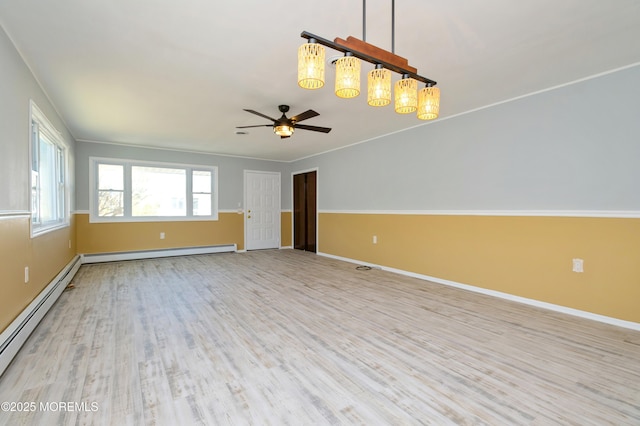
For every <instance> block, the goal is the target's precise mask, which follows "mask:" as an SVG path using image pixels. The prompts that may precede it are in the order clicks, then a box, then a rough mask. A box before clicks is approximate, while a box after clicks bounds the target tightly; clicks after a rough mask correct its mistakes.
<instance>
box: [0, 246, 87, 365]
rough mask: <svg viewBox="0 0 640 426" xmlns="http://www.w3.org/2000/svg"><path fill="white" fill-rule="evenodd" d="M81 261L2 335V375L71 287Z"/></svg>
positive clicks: (75, 260) (76, 260)
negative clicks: (65, 290)
mask: <svg viewBox="0 0 640 426" xmlns="http://www.w3.org/2000/svg"><path fill="white" fill-rule="evenodd" d="M80 265H81V259H80V256H76V257H74V258H73V260H71V262H69V263H68V264H67V266H65V267H64V269H63V270H62V271H61V272H60V273H59V274H58V275H57V276H56V277H55V278H54V279H53V280H52V281H51V282H50V283H49V284H48V285H47V287H45V289H44V290H42V291H41V292H40V294H39V295H38V296H37V297H36V298H35V299H34V300H33V302H31V303H30V304H29V306H27V307H26V308H25V309H24V310H23V311H22V313H20V315H18V317H17V318H16V319H15V320H13V322H12V323H11V324H9V326H8V327H7V328H6V329H5V330H4V331H3V332H2V334H0V375H2V373H3V372H4V370H5V369H6V368H7V366H8V365H9V363H11V360H13V358H14V357H15V356H16V354H17V353H18V351H19V350H20V348H21V347H22V345H24V343H25V342H26V341H27V338H28V337H29V335H30V334H31V333H32V332H33V330H35V328H36V326H37V325H38V324H39V323H40V320H42V318H44V316H45V315H46V313H47V312H48V311H49V309H50V308H51V306H53V304H54V303H55V301H56V300H58V297H60V295H61V294H62V292H63V291H64V289H65V288H66V287H67V286H68V285H69V283H70V282H71V280H72V279H73V277H74V276H75V274H76V272H78V269H80Z"/></svg>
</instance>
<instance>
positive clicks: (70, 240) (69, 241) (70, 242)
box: [69, 240, 71, 248]
mask: <svg viewBox="0 0 640 426" xmlns="http://www.w3.org/2000/svg"><path fill="white" fill-rule="evenodd" d="M69 248H71V240H69Z"/></svg>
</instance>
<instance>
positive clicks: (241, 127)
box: [236, 124, 273, 129]
mask: <svg viewBox="0 0 640 426" xmlns="http://www.w3.org/2000/svg"><path fill="white" fill-rule="evenodd" d="M249 127H273V124H256V125H255V126H236V129H248V128H249Z"/></svg>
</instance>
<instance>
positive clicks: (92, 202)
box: [89, 157, 219, 223]
mask: <svg viewBox="0 0 640 426" xmlns="http://www.w3.org/2000/svg"><path fill="white" fill-rule="evenodd" d="M99 164H112V165H118V166H123V167H124V191H123V193H124V197H125V201H124V202H125V205H124V212H123V216H98V200H99V197H98V165H99ZM135 166H140V167H160V168H172V169H181V170H185V171H186V172H187V173H186V175H187V182H186V186H185V193H186V197H187V199H186V202H187V215H185V216H133V214H132V211H131V197H132V176H131V169H132V167H135ZM193 171H207V172H211V179H212V183H211V215H208V216H195V215H193V206H192V205H190V204H189V202H190V201H191V203H192V202H193V192H189V191H191V189H192V187H193V184H192V179H193V174H192V172H193ZM127 198H128V199H129V201H127ZM218 202H219V200H218V167H217V166H209V165H203V164H186V163H169V162H160V161H146V160H135V159H129V158H126V159H125V158H106V157H89V223H114V222H115V223H128V222H194V221H217V220H218V210H219V209H218Z"/></svg>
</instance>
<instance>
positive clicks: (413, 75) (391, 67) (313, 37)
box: [300, 31, 437, 87]
mask: <svg viewBox="0 0 640 426" xmlns="http://www.w3.org/2000/svg"><path fill="white" fill-rule="evenodd" d="M300 37H302V38H305V39H307V40H309V41H310V42H311V40H314V41H315V42H316V43H318V44H321V45H323V46H326V47H330V48H331V49H334V50H337V51H338V52H342V53H347V52H351V54H353V56H355V57H356V58H358V59H362V60H363V61H366V62H369V63H371V64H374V65H378V64H380V65H382V66H383V67H384V68H386V69H388V70H391V71H393V72H395V73H398V74H400V75H403V74H406V75H408V76H409V77H411V78H413V79H414V80H417V81H420V82H422V83H425V84H426V85H427V86H429V87H432V86H435V85H436V84H437V83H436V81H434V80H431V79H429V78H427V77H423V76H421V75H418V74H416V72H414V71H411V70H408V69H405V68H402V67H401V66H398V65H396V64H393V63H391V62H387V61H385V60H382V59H380V58H376V57H373V56H370V55H367V54H366V53H362V52H358V51H357V50H353V49H351V48H348V47H346V46H342V45H340V44H338V43H335V42H333V41H331V40H327V39H324V38H322V37H319V36H317V35H314V34H311V33H309V32H307V31H303V32H302V33H301V34H300ZM387 53H389V52H387ZM414 69H415V68H414Z"/></svg>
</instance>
